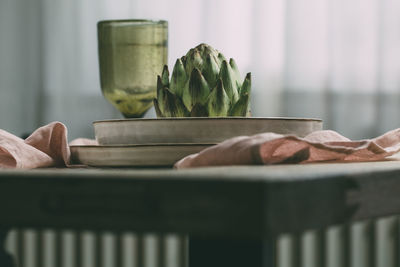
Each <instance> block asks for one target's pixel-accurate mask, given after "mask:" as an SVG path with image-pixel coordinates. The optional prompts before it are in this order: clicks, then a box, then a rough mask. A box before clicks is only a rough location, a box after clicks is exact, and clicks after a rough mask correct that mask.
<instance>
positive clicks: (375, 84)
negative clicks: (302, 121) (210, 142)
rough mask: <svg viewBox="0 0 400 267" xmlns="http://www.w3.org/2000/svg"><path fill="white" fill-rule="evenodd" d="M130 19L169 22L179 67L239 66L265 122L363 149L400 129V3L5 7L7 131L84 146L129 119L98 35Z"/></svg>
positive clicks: (19, 2) (36, 2)
mask: <svg viewBox="0 0 400 267" xmlns="http://www.w3.org/2000/svg"><path fill="white" fill-rule="evenodd" d="M126 18H149V19H165V20H168V21H169V64H170V65H172V64H173V63H174V62H175V59H176V58H177V57H180V56H181V55H183V54H185V53H186V51H187V50H188V49H189V48H191V47H194V46H196V45H197V44H199V43H201V42H205V43H208V44H210V45H212V46H214V47H215V48H217V49H218V50H220V51H221V52H223V53H224V54H225V55H226V56H227V57H234V58H235V60H236V62H237V63H238V65H239V68H240V69H241V72H242V74H244V73H245V72H248V71H251V72H252V75H253V77H252V78H253V84H254V85H253V92H252V110H253V115H254V116H296V117H317V118H322V119H323V120H324V126H325V129H333V130H336V131H339V132H340V133H342V134H343V135H345V136H348V137H350V138H355V139H360V138H367V137H374V136H377V135H379V134H381V133H383V132H385V131H387V130H390V129H394V128H398V127H400V1H397V0H352V1H347V0H0V129H4V130H7V131H10V132H12V133H14V134H16V135H22V134H24V133H29V132H31V131H33V130H34V129H36V128H37V127H39V126H41V125H43V124H46V123H48V122H51V121H54V120H57V121H61V122H63V123H65V124H66V125H67V127H68V129H69V137H70V139H73V138H76V137H93V129H92V126H91V122H92V121H94V120H100V119H111V118H121V116H120V115H119V113H118V112H116V111H115V110H114V109H113V107H112V106H111V105H110V104H108V103H107V102H106V101H105V100H104V99H103V97H102V94H101V91H100V85H99V77H98V75H99V74H98V60H97V35H96V23H97V21H99V20H103V19H126ZM147 116H149V117H151V116H154V111H153V112H150V113H149V114H148V115H147Z"/></svg>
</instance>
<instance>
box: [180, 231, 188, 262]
mask: <svg viewBox="0 0 400 267" xmlns="http://www.w3.org/2000/svg"><path fill="white" fill-rule="evenodd" d="M188 253H189V252H188V239H187V236H184V235H182V236H179V267H188Z"/></svg>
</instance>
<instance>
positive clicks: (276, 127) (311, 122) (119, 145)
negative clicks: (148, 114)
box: [71, 117, 322, 167]
mask: <svg viewBox="0 0 400 267" xmlns="http://www.w3.org/2000/svg"><path fill="white" fill-rule="evenodd" d="M93 125H94V131H95V136H96V140H97V142H98V144H99V145H96V146H71V154H72V160H73V161H74V162H75V163H79V164H85V165H89V166H97V167H139V166H143V167H146V166H172V165H173V164H174V163H175V162H177V161H178V160H180V159H182V158H183V157H185V156H187V155H190V154H193V153H198V152H200V151H201V150H203V149H205V148H207V147H209V146H212V145H215V144H218V143H220V142H222V141H224V140H226V139H229V138H231V137H234V136H240V135H254V134H258V133H263V132H275V133H280V134H294V135H297V136H301V137H303V136H306V135H307V134H309V133H311V132H313V131H317V130H321V129H322V121H321V120H319V119H305V118H241V117H240V118H239V117H229V118H162V119H124V120H105V121H95V122H94V123H93Z"/></svg>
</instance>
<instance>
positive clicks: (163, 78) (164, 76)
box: [161, 65, 169, 87]
mask: <svg viewBox="0 0 400 267" xmlns="http://www.w3.org/2000/svg"><path fill="white" fill-rule="evenodd" d="M161 82H162V85H163V86H164V87H169V70H168V66H167V65H164V68H163V71H162V74H161Z"/></svg>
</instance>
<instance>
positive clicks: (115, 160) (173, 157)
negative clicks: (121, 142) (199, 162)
mask: <svg viewBox="0 0 400 267" xmlns="http://www.w3.org/2000/svg"><path fill="white" fill-rule="evenodd" d="M210 146H212V144H154V145H128V146H70V148H71V160H72V163H73V164H83V165H88V166H95V167H130V166H132V167H135V166H172V165H174V163H175V162H177V161H178V160H180V159H182V158H184V157H185V156H187V155H190V154H193V153H197V152H200V151H201V150H203V149H205V148H207V147H210Z"/></svg>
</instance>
